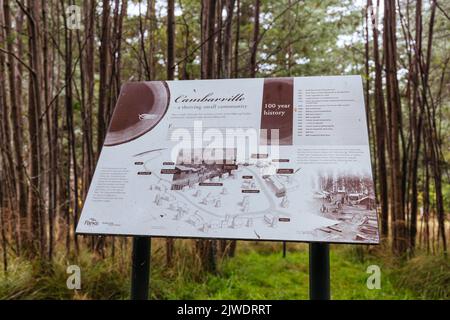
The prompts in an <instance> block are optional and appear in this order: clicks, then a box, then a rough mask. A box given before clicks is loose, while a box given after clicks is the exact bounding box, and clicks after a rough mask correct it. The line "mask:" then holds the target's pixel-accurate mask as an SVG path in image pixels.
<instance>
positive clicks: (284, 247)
mask: <svg viewBox="0 0 450 320" xmlns="http://www.w3.org/2000/svg"><path fill="white" fill-rule="evenodd" d="M283 258H286V241H283Z"/></svg>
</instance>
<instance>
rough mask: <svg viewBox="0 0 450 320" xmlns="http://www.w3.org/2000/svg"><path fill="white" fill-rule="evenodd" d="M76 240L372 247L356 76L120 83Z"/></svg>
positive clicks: (370, 193)
mask: <svg viewBox="0 0 450 320" xmlns="http://www.w3.org/2000/svg"><path fill="white" fill-rule="evenodd" d="M77 232H78V233H90V234H115V235H148V236H173V237H193V238H225V239H251V240H288V241H323V242H342V243H366V244H367V243H378V241H379V236H378V223H377V213H376V205H375V196H374V185H373V179H372V170H371V163H370V153H369V142H368V135H367V123H366V114H365V108H364V97H363V89H362V80H361V77H359V76H332V77H299V78H271V79H232V80H193V81H167V82H166V81H152V82H131V83H127V84H125V85H124V86H123V87H122V91H121V93H120V96H119V98H118V101H117V104H116V107H115V110H114V114H113V117H112V119H111V124H110V127H109V129H108V133H107V135H106V138H105V142H104V147H103V149H102V152H101V155H100V158H99V161H98V164H97V168H96V171H95V174H94V177H93V180H92V183H91V186H90V190H89V193H88V195H87V198H86V201H85V203H84V208H83V212H82V215H81V217H80V220H79V223H78V227H77Z"/></svg>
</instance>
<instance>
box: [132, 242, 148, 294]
mask: <svg viewBox="0 0 450 320" xmlns="http://www.w3.org/2000/svg"><path fill="white" fill-rule="evenodd" d="M150 250H151V238H150V237H134V238H133V256H132V268H131V300H147V299H148V286H149V280H150Z"/></svg>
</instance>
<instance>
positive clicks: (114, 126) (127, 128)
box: [104, 81, 170, 146]
mask: <svg viewBox="0 0 450 320" xmlns="http://www.w3.org/2000/svg"><path fill="white" fill-rule="evenodd" d="M169 98H170V93H169V88H168V86H167V83H166V82H164V81H152V82H130V83H126V84H124V85H123V86H122V90H121V91H120V95H119V98H118V100H117V103H116V107H115V109H114V113H113V116H112V119H111V123H110V125H109V129H108V133H107V134H106V138H105V142H104V145H105V146H114V145H118V144H122V143H125V142H129V141H131V140H134V139H136V138H138V137H140V136H142V135H143V134H145V133H147V132H149V131H150V130H152V129H153V128H154V127H155V126H156V125H157V124H158V123H159V121H161V119H162V118H163V117H164V115H165V113H166V112H167V108H168V107H169V101H170V99H169Z"/></svg>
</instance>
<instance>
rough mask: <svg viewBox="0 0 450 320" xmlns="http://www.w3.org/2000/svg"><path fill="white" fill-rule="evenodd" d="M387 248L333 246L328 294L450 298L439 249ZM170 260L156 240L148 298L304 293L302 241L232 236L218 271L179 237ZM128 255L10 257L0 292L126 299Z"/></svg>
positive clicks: (449, 274)
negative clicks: (232, 249)
mask: <svg viewBox="0 0 450 320" xmlns="http://www.w3.org/2000/svg"><path fill="white" fill-rule="evenodd" d="M388 251H389V250H384V249H383V248H381V247H377V248H376V249H367V248H365V247H357V246H332V247H331V255H330V264H331V291H332V299H449V297H450V294H449V290H450V289H449V288H450V264H449V260H448V258H445V257H443V256H434V255H426V254H422V253H417V254H416V257H415V258H412V259H410V260H408V261H406V262H405V261H404V262H399V261H398V260H397V259H395V258H394V257H392V255H390V254H389V253H387V252H388ZM176 252H177V253H176V257H175V262H174V265H173V266H171V267H168V266H166V264H165V261H164V257H165V252H164V245H163V242H161V241H160V243H159V244H158V243H156V245H154V246H153V252H152V267H151V281H150V296H151V298H152V299H308V290H309V288H308V285H309V277H308V272H309V270H308V247H307V246H306V245H302V244H288V252H287V256H286V257H285V258H283V257H282V252H281V244H279V243H253V242H247V243H243V242H239V244H238V250H237V254H236V256H235V257H234V258H227V259H223V261H220V262H219V263H218V271H217V273H214V274H212V273H206V272H203V271H202V268H201V264H200V262H199V261H198V259H196V257H195V254H194V252H193V249H192V245H187V244H181V245H180V244H178V243H177V250H176ZM73 264H76V265H78V266H79V267H80V270H81V289H80V290H69V289H67V286H66V281H67V277H68V276H69V274H67V273H66V268H67V266H68V265H73ZM129 265H130V261H129V254H122V255H117V254H116V256H115V257H114V258H111V257H107V258H99V257H98V256H96V255H93V254H92V253H89V252H88V251H87V250H84V251H82V252H81V253H80V255H79V256H78V258H77V259H67V258H64V257H63V256H62V255H61V256H60V257H56V258H55V260H54V262H53V264H51V265H49V264H48V263H47V264H43V263H37V262H34V263H30V262H28V261H26V260H24V259H19V258H15V259H10V261H9V266H8V272H7V273H4V272H1V273H0V299H128V298H129V288H130V277H129V274H130V268H129ZM371 265H376V266H378V267H379V268H380V271H381V282H380V283H381V288H380V289H372V290H370V289H369V288H368V287H367V285H366V282H367V278H368V277H369V276H370V275H371V274H369V273H367V268H368V267H369V266H371Z"/></svg>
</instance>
